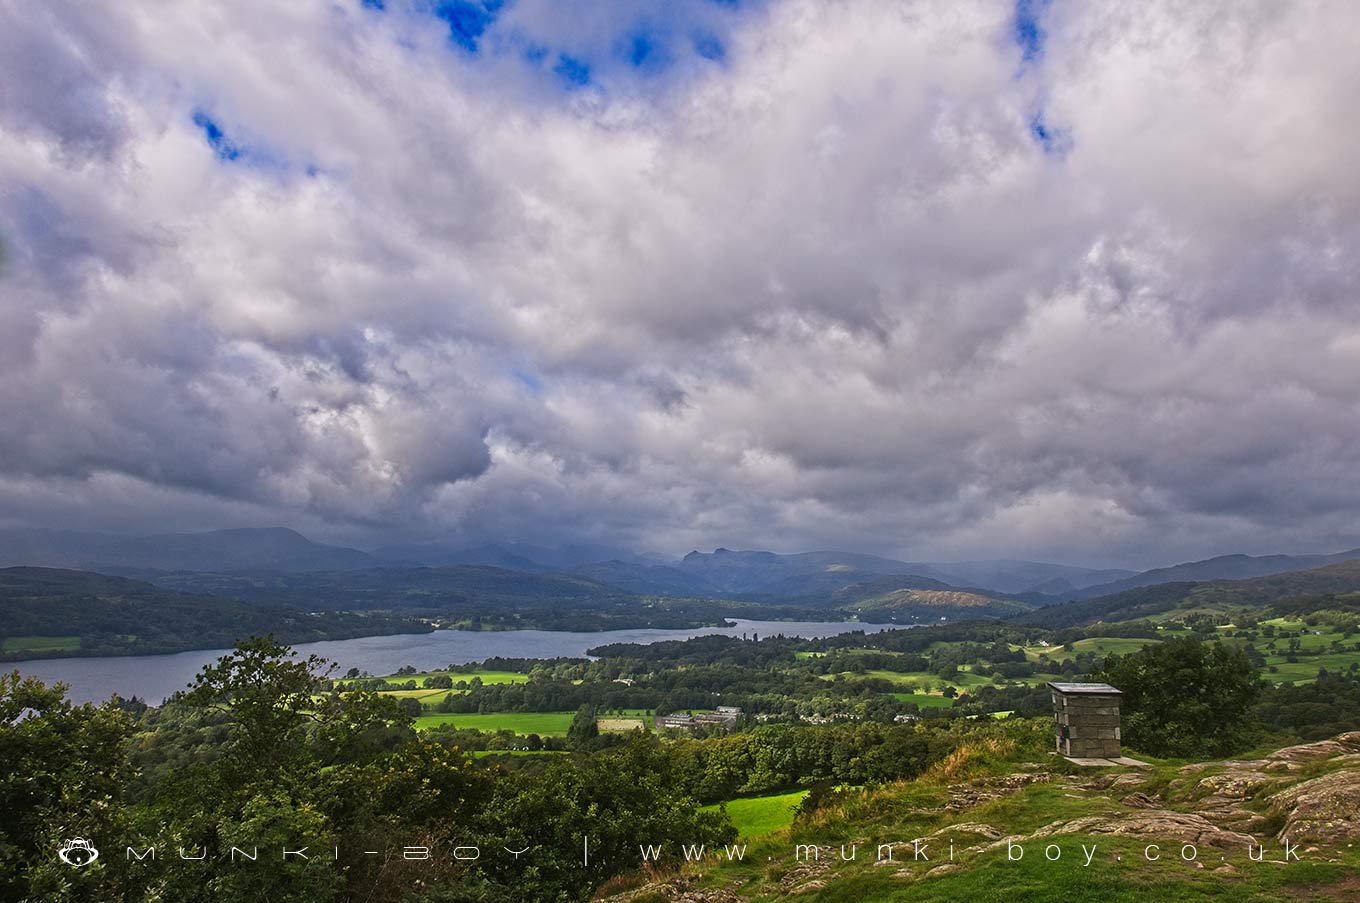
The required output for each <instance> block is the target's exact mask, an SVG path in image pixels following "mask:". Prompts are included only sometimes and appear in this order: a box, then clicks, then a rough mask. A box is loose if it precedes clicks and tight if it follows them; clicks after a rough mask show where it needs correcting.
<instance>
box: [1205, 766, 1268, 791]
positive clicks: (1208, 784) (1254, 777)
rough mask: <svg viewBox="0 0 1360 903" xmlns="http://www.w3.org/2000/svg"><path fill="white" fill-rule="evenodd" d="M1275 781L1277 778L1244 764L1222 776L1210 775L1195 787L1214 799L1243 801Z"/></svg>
mask: <svg viewBox="0 0 1360 903" xmlns="http://www.w3.org/2000/svg"><path fill="white" fill-rule="evenodd" d="M1277 780H1278V778H1275V777H1273V776H1271V775H1268V774H1266V773H1265V772H1264V771H1259V770H1257V769H1255V768H1251V767H1247V766H1245V763H1244V767H1240V768H1231V769H1229V770H1228V771H1225V772H1223V773H1222V774H1211V775H1209V776H1208V777H1205V778H1201V779H1200V781H1199V784H1198V785H1197V786H1198V787H1199V788H1200V789H1202V790H1207V791H1209V793H1210V794H1211V795H1212V796H1214V797H1221V798H1224V799H1232V800H1244V799H1249V798H1250V797H1253V796H1255V795H1256V792H1257V791H1258V790H1260V789H1261V788H1263V787H1267V786H1269V785H1271V784H1274V783H1275V782H1276V781H1277Z"/></svg>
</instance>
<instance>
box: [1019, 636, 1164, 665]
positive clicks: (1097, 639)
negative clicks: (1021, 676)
mask: <svg viewBox="0 0 1360 903" xmlns="http://www.w3.org/2000/svg"><path fill="white" fill-rule="evenodd" d="M1155 642H1157V640H1149V639H1125V638H1123V637H1108V636H1093V637H1087V638H1086V639H1084V640H1077V641H1076V642H1075V643H1073V644H1072V650H1071V651H1070V652H1069V651H1068V650H1066V649H1064V648H1063V647H1062V646H1027V647H1025V657H1026V658H1028V659H1029V660H1030V661H1037V660H1038V658H1039V656H1040V655H1044V654H1046V655H1047V656H1048V657H1049V658H1050V659H1053V660H1055V661H1062V660H1063V659H1065V658H1071V657H1072V656H1074V655H1076V654H1077V653H1079V652H1094V653H1096V654H1097V655H1101V656H1105V655H1128V654H1130V653H1133V652H1137V651H1139V650H1140V649H1142V648H1143V647H1144V646H1148V645H1151V644H1152V643H1155ZM1013 648H1019V647H1013Z"/></svg>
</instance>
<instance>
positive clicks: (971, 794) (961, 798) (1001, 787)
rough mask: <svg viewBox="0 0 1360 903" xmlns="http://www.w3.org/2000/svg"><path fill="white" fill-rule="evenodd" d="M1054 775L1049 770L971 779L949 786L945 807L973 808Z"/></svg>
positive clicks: (951, 808) (1047, 780) (956, 810)
mask: <svg viewBox="0 0 1360 903" xmlns="http://www.w3.org/2000/svg"><path fill="white" fill-rule="evenodd" d="M1052 777H1053V776H1052V775H1051V774H1049V773H1048V772H1015V773H1014V774H1008V775H1003V776H1001V777H998V778H983V779H981V780H977V781H969V782H968V783H966V784H959V785H957V786H955V787H950V788H949V802H948V803H947V804H946V805H945V808H946V809H949V810H951V811H954V812H958V811H960V810H963V809H971V808H973V807H974V806H980V805H982V804H983V803H989V802H991V801H992V800H998V799H1001V798H1002V797H1006V796H1010V795H1011V794H1013V793H1015V792H1017V791H1018V790H1020V789H1021V788H1023V787H1028V786H1029V785H1030V784H1046V783H1048V782H1049V781H1050V780H1052Z"/></svg>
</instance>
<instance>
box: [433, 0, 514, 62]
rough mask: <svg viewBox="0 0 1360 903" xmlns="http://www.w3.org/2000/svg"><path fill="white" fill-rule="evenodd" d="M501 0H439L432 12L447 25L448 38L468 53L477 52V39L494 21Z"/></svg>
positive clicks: (502, 4)
mask: <svg viewBox="0 0 1360 903" xmlns="http://www.w3.org/2000/svg"><path fill="white" fill-rule="evenodd" d="M504 5H505V4H504V2H503V0H439V2H438V3H436V4H435V7H434V14H435V15H436V16H437V17H438V18H440V19H442V20H444V22H445V23H446V24H447V25H448V26H449V40H450V41H452V42H453V43H455V44H457V45H458V46H459V47H462V48H463V49H464V50H466V51H468V52H469V53H476V52H477V41H478V39H479V38H481V36H482V35H483V34H484V33H485V32H486V30H487V29H488V28H490V27H491V23H492V22H494V21H496V14H497V13H498V12H500V9H501V7H502V6H504Z"/></svg>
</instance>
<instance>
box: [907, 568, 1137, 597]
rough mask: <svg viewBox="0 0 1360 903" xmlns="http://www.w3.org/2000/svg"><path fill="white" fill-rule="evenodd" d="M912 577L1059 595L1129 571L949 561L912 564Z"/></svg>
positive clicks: (1012, 590) (1106, 580)
mask: <svg viewBox="0 0 1360 903" xmlns="http://www.w3.org/2000/svg"><path fill="white" fill-rule="evenodd" d="M911 571H912V573H914V574H925V575H927V576H931V577H937V578H938V579H941V580H944V581H945V582H947V583H952V584H954V585H955V586H980V587H985V588H987V589H990V590H994V591H996V592H1002V593H1026V592H1031V593H1048V594H1051V595H1060V594H1062V593H1065V592H1070V591H1073V590H1079V589H1082V588H1083V587H1087V586H1094V585H1096V584H1101V583H1108V582H1110V581H1113V580H1122V579H1124V578H1125V577H1130V576H1132V575H1133V573H1134V572H1133V571H1127V570H1121V569H1118V568H1103V569H1093V568H1081V567H1072V566H1070V565H1065V564H1049V563H1047V562H1043V561H1013V560H1010V559H1001V560H997V561H952V562H935V561H932V562H924V563H919V564H913V565H912V568H911Z"/></svg>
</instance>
